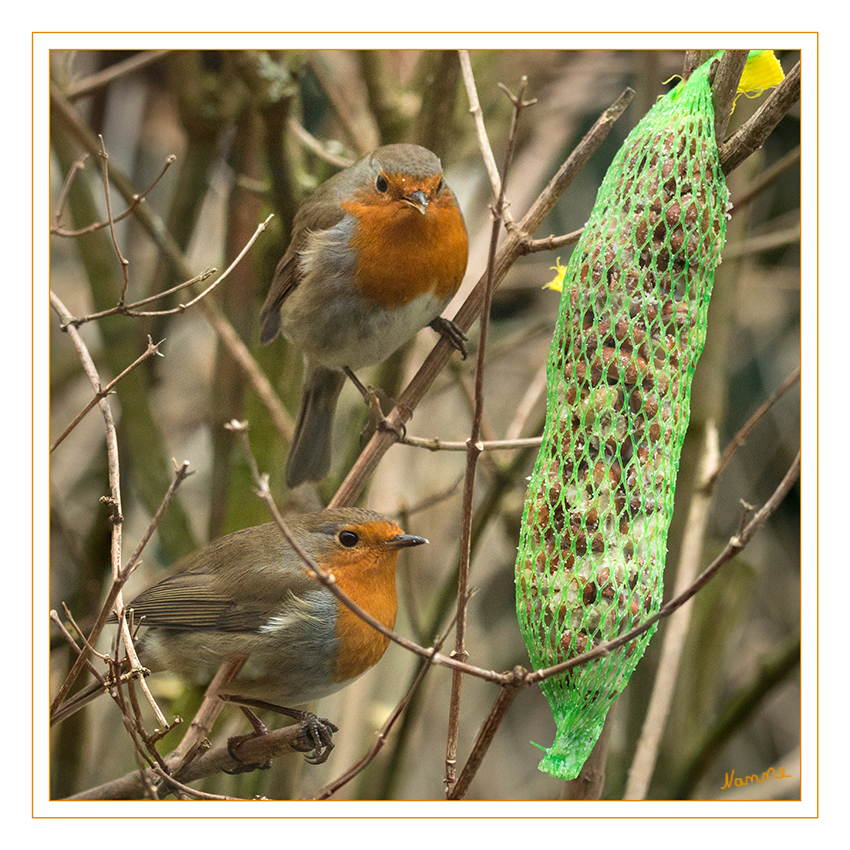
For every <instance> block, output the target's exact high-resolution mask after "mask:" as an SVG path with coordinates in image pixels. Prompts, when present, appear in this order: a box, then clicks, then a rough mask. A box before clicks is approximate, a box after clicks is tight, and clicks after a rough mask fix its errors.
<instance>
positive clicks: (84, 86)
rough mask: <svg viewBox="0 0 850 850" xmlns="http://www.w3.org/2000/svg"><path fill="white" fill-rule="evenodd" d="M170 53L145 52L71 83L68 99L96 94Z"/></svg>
mask: <svg viewBox="0 0 850 850" xmlns="http://www.w3.org/2000/svg"><path fill="white" fill-rule="evenodd" d="M170 52H171V51H170V50H143V51H141V52H139V53H136V54H134V55H133V56H130V57H129V58H128V59H124V60H123V61H121V62H116V63H115V64H114V65H110V66H109V67H108V68H105V69H104V70H103V71H99V72H98V73H96V74H89V76H87V77H83V79H81V80H77V81H76V82H72V83H69V84H68V89H67V94H68V98H69V99H70V100H77V99H78V98H81V97H85V96H86V95H90V94H94V93H95V92H96V91H98V90H99V89H102V88H105V87H106V86H108V85H110V84H111V83H114V82H115V80H117V79H119V78H120V77H123V76H126V75H127V74H133V73H135V72H136V71H140V70H141V69H142V68H146V67H148V65H152V64H153V63H155V62H159V60H160V59H162V57H163V56H166V55H167V54H168V53H170Z"/></svg>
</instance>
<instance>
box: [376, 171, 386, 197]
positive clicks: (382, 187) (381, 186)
mask: <svg viewBox="0 0 850 850" xmlns="http://www.w3.org/2000/svg"><path fill="white" fill-rule="evenodd" d="M375 188H376V189H377V190H378V191H379V192H380V193H381V194H383V193H384V192H386V191H387V189H388V188H389V185H388V183H387V178H386V177H384V175H383V174H379V175H378V179H377V180H376V181H375Z"/></svg>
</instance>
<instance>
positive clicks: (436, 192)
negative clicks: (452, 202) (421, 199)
mask: <svg viewBox="0 0 850 850" xmlns="http://www.w3.org/2000/svg"><path fill="white" fill-rule="evenodd" d="M442 188H443V181H442V180H441V181H440V182H439V183H438V184H437V188H436V189H435V190H434V194H435V195H439V194H440V189H442Z"/></svg>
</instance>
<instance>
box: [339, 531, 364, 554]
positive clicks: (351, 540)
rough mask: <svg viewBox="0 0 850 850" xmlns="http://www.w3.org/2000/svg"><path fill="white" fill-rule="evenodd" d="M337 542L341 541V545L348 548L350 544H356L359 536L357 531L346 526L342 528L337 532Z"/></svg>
mask: <svg viewBox="0 0 850 850" xmlns="http://www.w3.org/2000/svg"><path fill="white" fill-rule="evenodd" d="M339 542H340V543H342V545H343V546H345V547H347V548H348V549H350V548H351V547H352V546H356V545H357V544H358V543H359V542H360V538H359V537H358V535H357V533H356V532H354V531H351V530H350V529H348V528H344V529H343V530H342V531H340V533H339Z"/></svg>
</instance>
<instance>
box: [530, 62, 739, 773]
mask: <svg viewBox="0 0 850 850" xmlns="http://www.w3.org/2000/svg"><path fill="white" fill-rule="evenodd" d="M710 64H711V63H710V62H707V63H705V64H704V65H703V66H701V67H700V68H699V69H698V70H697V71H695V72H694V73H693V75H692V76H691V77H690V78H689V79H688V81H687V82H684V83H680V84H679V85H678V86H677V87H676V88H675V89H673V90H672V91H670V92H669V93H668V94H667V95H666V96H665V97H663V98H662V99H660V100H659V101H658V102H657V103H656V104H655V106H654V107H653V108H652V109H651V110H650V112H649V113H648V114H647V115H646V117H645V118H644V119H643V120H642V121H641V122H640V123H639V124H638V126H637V127H635V129H634V130H633V131H632V132H631V133H630V134H629V136H628V138H627V139H626V141H625V142H624V144H623V146H622V148H621V149H620V150H619V152H618V153H617V156H616V158H615V159H614V162H613V163H612V165H611V167H610V168H609V169H608V173H607V174H606V175H605V179H604V181H603V183H602V186H601V188H600V189H599V193H598V195H597V198H596V203H595V204H594V207H593V210H592V212H591V214H590V219H589V220H588V222H587V225H586V227H585V229H584V232H583V234H582V236H581V239H580V240H579V242H578V244H577V245H576V247H575V249H574V251H573V253H572V255H571V257H570V261H569V264H568V265H567V266H566V268H564V267H560V266H559V269H558V270H559V272H560V273H561V275H560V276H559V279H560V281H561V285H560V286H557V283H556V284H555V286H556V288H561V289H562V295H561V303H560V313H559V316H558V323H557V325H556V328H555V335H554V339H553V341H552V347H551V349H550V352H549V359H548V363H547V380H548V400H547V416H546V426H545V429H544V434H543V445H542V446H541V449H540V453H539V455H538V457H537V462H536V464H535V466H534V471H533V473H532V475H531V478H530V484H529V487H528V493H527V496H526V502H525V508H524V513H523V522H522V532H521V536H520V543H519V553H518V557H517V563H516V590H517V615H518V617H519V623H520V627H521V629H522V632H523V637H524V639H525V643H526V646H527V647H528V651H529V654H530V656H531V661H532V663H533V665H534V667H535V669H541V668H547V667H551V666H554V665H556V664H561V663H563V662H565V661H568V660H570V659H573V658H575V657H576V656H579V655H581V654H582V653H584V652H586V651H588V650H591V649H593V648H594V647H597V646H599V644H602V643H604V642H606V641H609V640H612V639H614V638H616V637H618V636H620V635H623V634H625V633H626V632H627V631H629V630H630V629H632V628H633V627H634V626H636V625H638V624H639V623H640V622H641V621H643V620H645V619H646V618H647V617H649V616H651V615H653V614H655V613H656V612H657V611H658V609H659V607H660V605H661V598H662V573H663V570H664V558H665V554H666V548H667V546H666V544H667V531H668V528H669V525H670V519H671V516H672V513H673V495H674V490H675V484H676V472H677V470H678V465H679V456H680V453H681V449H682V443H683V441H684V438H685V431H686V429H687V425H688V416H689V402H690V392H691V378H692V376H693V374H694V368H695V366H696V363H697V360H698V359H699V356H700V353H701V351H702V348H703V343H704V341H705V333H706V319H707V312H708V302H709V296H710V294H711V287H712V283H713V280H714V268H715V266H716V265H717V264H718V263H719V262H720V251H721V248H722V246H723V243H724V239H725V234H726V218H727V210H728V192H727V189H726V182H725V180H724V177H723V173H722V172H721V169H720V162H719V158H718V153H717V145H716V143H715V138H714V110H713V106H712V97H711V89H710V87H709V82H708V73H709V66H710ZM651 635H652V630H650V631H648V632H646V633H644V634H643V635H641V636H639V637H638V638H636V639H635V640H633V641H631V642H630V643H628V644H627V645H626V646H623V647H621V648H619V649H618V650H616V651H614V652H612V653H611V654H610V655H608V656H607V657H600V658H599V659H597V660H594V661H591V662H590V663H587V664H584V665H578V666H575V667H573V668H571V669H569V670H568V671H566V672H565V673H562V674H560V675H557V676H554V677H551V678H549V679H547V680H545V681H544V682H543V683H542V684H541V687H542V688H543V692H544V693H545V695H546V697H547V699H548V700H549V704H550V706H551V708H552V712H553V715H554V718H555V722H556V724H557V735H556V738H555V742H554V743H553V744H552V746H551V747H550V748H549V749H548V750H547V751H546V756H545V758H544V759H543V761H542V762H541V764H540V769H541V770H544V771H546V772H547V773H550V774H552V775H553V776H556V777H558V778H560V779H572V778H574V777H575V776H577V775H578V773H579V771H580V770H581V767H582V765H583V764H584V762H585V761H586V759H587V757H588V755H590V751H591V750H592V749H593V746H594V744H595V743H596V740H597V738H598V737H599V734H600V732H601V731H602V726H603V723H604V721H605V716H606V714H607V712H608V710H609V709H610V707H611V705H612V704H613V702H614V700H615V699H616V698H617V696H618V695H619V694H620V692H621V691H622V690H623V688H624V687H625V686H626V683H627V682H628V679H629V676H630V675H631V673H632V671H633V670H634V668H635V666H636V665H637V663H638V660H639V659H640V657H641V656H642V655H643V652H644V650H645V649H646V646H647V644H648V642H649V639H650V637H651Z"/></svg>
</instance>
